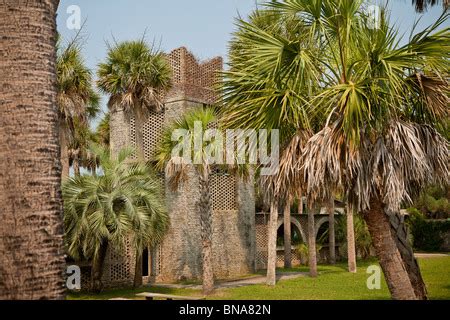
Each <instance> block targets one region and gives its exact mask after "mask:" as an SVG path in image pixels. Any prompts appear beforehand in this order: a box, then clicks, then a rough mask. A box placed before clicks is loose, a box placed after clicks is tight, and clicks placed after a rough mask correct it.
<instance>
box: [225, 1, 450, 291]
mask: <svg viewBox="0 0 450 320" xmlns="http://www.w3.org/2000/svg"><path fill="white" fill-rule="evenodd" d="M268 5H269V6H270V7H271V8H270V10H271V11H273V10H275V11H276V12H277V14H279V15H281V16H283V17H285V19H287V20H292V19H297V20H298V21H297V29H299V30H300V31H301V32H297V33H293V34H292V36H287V35H286V34H284V33H283V32H278V33H276V34H274V33H271V32H268V31H267V29H264V28H261V27H259V26H257V25H255V24H253V23H249V22H245V21H238V25H239V29H240V30H241V32H242V33H243V35H242V36H241V39H242V40H243V41H241V45H240V47H239V55H240V57H234V55H233V51H232V52H231V53H232V56H231V57H230V65H231V66H230V71H229V72H227V73H226V74H225V79H224V83H225V85H224V91H225V100H226V102H228V103H229V106H230V107H229V108H228V110H227V112H228V113H229V116H228V117H227V121H228V123H229V125H237V126H238V125H240V126H245V127H253V128H256V129H258V128H263V127H267V128H282V127H285V128H289V126H285V124H290V125H291V126H292V125H293V126H296V128H300V129H301V128H304V127H305V125H304V124H305V123H306V122H308V123H309V124H310V125H311V127H313V128H314V129H315V131H316V134H314V136H312V137H311V138H310V139H309V141H308V143H307V144H306V146H305V152H303V154H302V155H301V156H300V157H298V158H297V163H296V164H295V163H294V171H299V172H300V173H301V174H297V177H299V178H303V179H302V180H303V181H302V182H304V183H306V190H305V191H306V192H305V194H306V196H307V202H308V204H309V205H308V206H309V207H312V206H313V205H314V203H323V202H324V201H327V200H328V199H330V197H331V196H332V195H333V194H334V193H336V192H337V191H338V190H345V193H344V197H345V198H346V199H348V200H349V202H350V203H351V204H352V205H353V207H354V209H355V210H356V211H358V212H363V213H364V217H365V220H366V222H367V224H368V227H369V230H370V232H371V235H372V240H373V243H374V246H375V249H376V252H377V255H378V258H379V260H380V264H381V267H382V269H383V272H384V274H385V277H386V280H387V283H388V286H389V289H390V291H391V294H392V296H393V298H395V299H415V298H426V293H425V292H424V290H423V288H424V285H423V281H421V277H420V270H419V269H418V268H417V265H416V266H415V267H414V264H411V266H412V267H411V269H408V268H407V267H406V266H405V265H406V264H407V262H406V261H405V260H404V256H402V254H401V253H400V249H399V247H398V245H397V241H396V239H397V238H398V237H399V235H398V234H396V233H395V232H393V230H394V228H392V229H391V226H390V220H389V215H391V214H394V213H395V212H398V211H399V208H400V205H401V204H402V202H404V201H409V200H410V199H411V198H413V196H414V194H415V193H416V192H417V191H419V190H420V189H421V188H423V187H424V186H425V185H426V184H428V183H430V182H435V181H436V182H443V181H445V180H448V153H447V150H448V142H447V141H446V140H445V138H443V137H442V136H441V135H440V134H439V132H438V131H437V128H438V127H439V122H440V120H441V119H446V118H447V115H448V108H447V106H448V97H447V96H446V95H447V94H448V86H447V84H446V82H445V79H446V78H448V57H449V50H448V49H449V46H450V41H448V40H449V37H450V36H449V33H450V32H449V29H448V28H447V29H443V30H441V31H437V30H438V29H439V28H440V27H441V26H442V25H443V23H444V22H445V21H446V19H447V17H448V14H447V13H444V14H443V15H442V16H441V17H440V18H439V19H438V20H437V21H436V23H434V24H433V25H432V26H431V27H429V28H427V29H426V30H424V31H422V32H419V33H417V34H416V35H414V36H412V37H411V39H410V41H409V42H408V43H406V44H405V45H399V42H398V39H399V36H398V32H397V31H396V30H395V29H393V28H392V27H390V26H389V21H388V18H387V17H386V14H385V11H384V10H382V19H381V21H380V27H379V28H373V23H372V21H371V20H370V17H367V15H366V14H365V12H364V10H363V1H362V0H357V1H350V0H343V1H332V0H313V1H306V0H289V1H283V2H278V1H277V2H271V3H268ZM292 17H294V18H292ZM290 30H295V28H291V29H290ZM304 114H306V115H307V116H304ZM317 129H319V130H317ZM282 131H283V130H282ZM318 155H320V156H318ZM302 182H298V184H299V185H301V184H302ZM396 230H400V229H396ZM382 240H383V241H382ZM412 259H413V258H412Z"/></svg>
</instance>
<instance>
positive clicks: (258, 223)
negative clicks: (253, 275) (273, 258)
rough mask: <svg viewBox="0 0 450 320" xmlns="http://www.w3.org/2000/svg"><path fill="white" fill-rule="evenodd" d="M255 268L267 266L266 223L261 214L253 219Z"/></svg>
mask: <svg viewBox="0 0 450 320" xmlns="http://www.w3.org/2000/svg"><path fill="white" fill-rule="evenodd" d="M255 232H256V268H257V269H264V268H266V264H267V240H268V239H267V221H266V217H265V216H264V215H262V214H257V215H256V217H255Z"/></svg>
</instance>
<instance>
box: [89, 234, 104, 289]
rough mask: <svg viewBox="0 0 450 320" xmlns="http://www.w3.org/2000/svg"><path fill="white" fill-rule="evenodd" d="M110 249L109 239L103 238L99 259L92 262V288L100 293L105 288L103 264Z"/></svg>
mask: <svg viewBox="0 0 450 320" xmlns="http://www.w3.org/2000/svg"><path fill="white" fill-rule="evenodd" d="M107 251H108V240H103V242H102V244H101V245H100V249H99V253H98V257H97V259H94V261H93V262H92V269H91V290H92V292H95V293H99V292H101V291H102V290H103V282H102V277H103V265H104V263H105V259H106V253H107Z"/></svg>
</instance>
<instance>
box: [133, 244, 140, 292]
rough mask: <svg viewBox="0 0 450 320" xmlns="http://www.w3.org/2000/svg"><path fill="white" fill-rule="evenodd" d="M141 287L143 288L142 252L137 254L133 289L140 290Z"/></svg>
mask: <svg viewBox="0 0 450 320" xmlns="http://www.w3.org/2000/svg"><path fill="white" fill-rule="evenodd" d="M140 286H142V252H136V264H135V266H134V281H133V287H134V288H139V287H140Z"/></svg>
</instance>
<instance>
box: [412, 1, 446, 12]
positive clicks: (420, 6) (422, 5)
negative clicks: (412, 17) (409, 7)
mask: <svg viewBox="0 0 450 320" xmlns="http://www.w3.org/2000/svg"><path fill="white" fill-rule="evenodd" d="M412 2H413V4H414V5H415V6H416V11H417V12H424V11H426V10H427V9H428V6H434V5H437V4H438V3H439V2H442V6H443V7H444V10H447V9H448V7H449V5H450V1H449V0H442V1H440V0H413V1H412Z"/></svg>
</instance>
